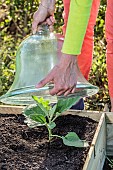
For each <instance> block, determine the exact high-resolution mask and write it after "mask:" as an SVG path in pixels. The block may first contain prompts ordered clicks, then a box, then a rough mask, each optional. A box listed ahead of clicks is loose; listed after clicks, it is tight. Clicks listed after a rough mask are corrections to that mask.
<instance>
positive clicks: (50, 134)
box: [46, 125, 52, 142]
mask: <svg viewBox="0 0 113 170" xmlns="http://www.w3.org/2000/svg"><path fill="white" fill-rule="evenodd" d="M46 127H47V130H48V133H49V142H50V140H51V139H52V138H51V137H52V130H51V129H50V128H49V127H48V125H46Z"/></svg>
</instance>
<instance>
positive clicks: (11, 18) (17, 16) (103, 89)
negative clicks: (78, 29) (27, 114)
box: [0, 0, 110, 110]
mask: <svg viewBox="0 0 113 170" xmlns="http://www.w3.org/2000/svg"><path fill="white" fill-rule="evenodd" d="M38 5H39V1H38V0H26V1H25V0H1V1H0V78H1V82H2V89H1V90H0V95H2V94H4V93H6V91H7V90H8V89H9V88H10V86H11V84H12V82H13V80H14V75H15V58H16V51H17V49H18V46H19V44H20V43H21V41H22V40H23V39H24V38H25V37H26V36H28V35H29V34H30V33H31V23H32V18H33V13H34V12H35V11H36V10H37V8H38ZM105 11H106V0H102V1H101V5H100V9H99V14H98V18H97V21H96V26H95V29H94V30H95V37H94V55H93V58H94V59H93V65H92V69H91V72H90V77H89V81H90V82H91V83H92V84H94V85H97V86H98V87H99V89H100V90H99V92H98V94H96V95H94V96H92V97H89V98H86V99H85V107H86V110H103V108H104V106H105V104H106V103H107V104H108V105H109V107H110V99H109V94H108V81H107V74H106V55H105V51H106V41H105V28H104V25H105ZM62 12H63V4H62V0H57V3H56V12H55V18H56V23H55V31H56V32H59V33H61V32H62V25H63V18H62ZM1 82H0V84H1Z"/></svg>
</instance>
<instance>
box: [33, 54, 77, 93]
mask: <svg viewBox="0 0 113 170" xmlns="http://www.w3.org/2000/svg"><path fill="white" fill-rule="evenodd" d="M76 62H77V57H76V56H74V55H68V54H62V57H61V60H60V62H59V63H58V64H57V65H56V66H55V67H54V68H53V69H52V70H51V72H50V73H49V74H48V75H47V76H46V78H44V79H43V80H42V81H40V82H39V83H38V84H37V85H36V87H37V88H41V87H43V86H45V85H46V84H47V83H49V82H51V81H52V82H53V84H54V88H53V89H52V90H50V94H51V95H55V94H56V95H64V96H67V95H68V94H70V93H74V92H75V90H76V83H77V71H78V67H77V63H76Z"/></svg>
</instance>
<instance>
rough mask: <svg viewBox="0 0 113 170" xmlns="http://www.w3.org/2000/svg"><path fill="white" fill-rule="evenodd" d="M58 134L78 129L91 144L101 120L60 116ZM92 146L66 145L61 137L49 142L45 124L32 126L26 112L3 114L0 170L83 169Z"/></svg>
mask: <svg viewBox="0 0 113 170" xmlns="http://www.w3.org/2000/svg"><path fill="white" fill-rule="evenodd" d="M56 124H57V128H55V129H54V134H58V135H66V134H67V133H68V132H71V131H74V132H76V133H77V134H78V135H79V137H80V138H81V139H85V140H87V141H88V142H89V144H91V141H92V138H93V136H94V133H95V130H96V127H97V122H95V121H94V120H91V119H90V118H85V117H79V116H72V115H67V116H62V117H60V118H57V121H56ZM88 150H89V147H88V148H75V147H68V146H65V145H64V144H63V143H62V141H61V139H54V140H53V141H52V142H51V143H48V132H47V130H46V128H45V127H37V128H33V129H30V128H28V127H27V126H26V124H24V117H23V116H22V115H18V116H17V115H7V114H6V115H3V114H0V170H82V167H83V165H84V162H85V159H86V156H87V153H88Z"/></svg>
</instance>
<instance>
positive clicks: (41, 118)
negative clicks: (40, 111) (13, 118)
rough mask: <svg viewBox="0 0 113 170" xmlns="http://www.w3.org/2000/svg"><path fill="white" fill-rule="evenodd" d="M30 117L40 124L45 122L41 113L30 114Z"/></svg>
mask: <svg viewBox="0 0 113 170" xmlns="http://www.w3.org/2000/svg"><path fill="white" fill-rule="evenodd" d="M30 119H32V120H34V121H36V122H40V123H41V124H45V123H46V118H45V117H44V116H43V115H37V114H32V115H30Z"/></svg>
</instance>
